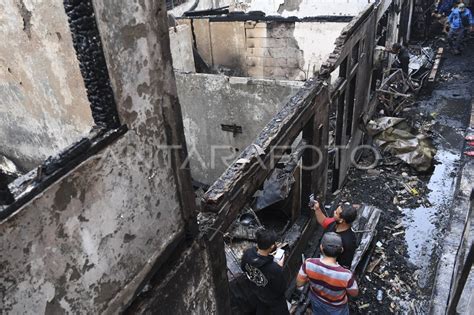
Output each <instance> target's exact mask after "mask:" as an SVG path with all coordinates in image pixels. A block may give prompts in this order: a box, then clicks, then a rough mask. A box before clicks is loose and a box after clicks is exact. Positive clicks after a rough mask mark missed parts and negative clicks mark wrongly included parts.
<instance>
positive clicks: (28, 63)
mask: <svg viewBox="0 0 474 315" xmlns="http://www.w3.org/2000/svg"><path fill="white" fill-rule="evenodd" d="M0 20H1V21H2V22H1V23H0V34H1V36H2V40H1V41H0V154H3V155H6V156H8V157H9V158H11V159H12V160H13V161H15V162H16V163H18V165H19V166H21V167H22V168H24V169H28V170H29V169H32V168H33V167H35V166H37V165H38V164H39V163H41V162H42V161H43V160H44V159H45V158H46V157H48V156H50V155H52V154H54V153H57V152H58V151H59V150H60V149H63V148H65V147H66V146H68V145H70V144H71V143H73V142H75V141H76V140H77V139H79V138H80V137H81V136H82V135H85V134H86V133H87V132H88V131H89V130H90V129H91V127H92V125H93V120H92V115H91V110H90V107H89V102H88V100H87V96H86V91H85V89H84V83H83V81H82V77H81V73H80V71H79V65H78V62H77V58H76V56H75V52H74V48H73V46H72V40H71V35H70V33H69V27H68V23H67V17H66V14H65V11H64V7H63V1H60V0H51V1H26V0H5V1H2V2H1V3H0Z"/></svg>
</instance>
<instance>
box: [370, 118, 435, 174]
mask: <svg viewBox="0 0 474 315" xmlns="http://www.w3.org/2000/svg"><path fill="white" fill-rule="evenodd" d="M366 128H367V134H368V135H369V136H371V137H373V139H374V143H375V144H376V145H377V146H379V147H380V148H381V149H382V150H383V151H384V152H389V153H391V154H392V155H393V156H396V157H398V158H399V159H401V160H402V161H404V162H406V163H408V164H409V165H411V166H412V167H414V168H415V169H416V170H417V171H426V170H428V169H429V168H430V167H431V164H432V163H431V162H432V160H433V157H434V156H435V154H436V149H435V148H434V146H433V144H432V142H431V139H430V138H429V137H428V136H427V135H425V134H422V133H418V134H416V135H415V134H413V133H411V128H410V126H409V125H408V124H407V123H406V121H405V119H403V118H397V117H381V118H377V119H375V120H371V121H370V122H369V123H368V125H367V126H366Z"/></svg>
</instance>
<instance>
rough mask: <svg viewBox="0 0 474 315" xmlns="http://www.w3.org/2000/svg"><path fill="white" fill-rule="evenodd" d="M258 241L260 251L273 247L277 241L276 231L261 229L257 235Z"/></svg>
mask: <svg viewBox="0 0 474 315" xmlns="http://www.w3.org/2000/svg"><path fill="white" fill-rule="evenodd" d="M255 237H256V239H257V246H258V248H259V249H262V250H266V249H269V248H270V247H272V245H273V244H275V242H276V240H277V234H276V233H275V231H272V230H267V229H260V230H258V231H257V233H255Z"/></svg>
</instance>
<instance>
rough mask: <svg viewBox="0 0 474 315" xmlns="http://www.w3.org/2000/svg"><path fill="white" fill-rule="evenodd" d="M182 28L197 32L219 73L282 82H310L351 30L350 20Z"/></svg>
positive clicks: (234, 20)
mask: <svg viewBox="0 0 474 315" xmlns="http://www.w3.org/2000/svg"><path fill="white" fill-rule="evenodd" d="M335 20H337V19H335ZM180 23H184V24H188V25H190V26H191V28H192V30H193V35H194V40H195V46H196V48H197V51H198V52H199V54H200V56H201V57H202V58H203V60H204V61H205V62H206V63H207V65H208V66H209V67H211V68H212V69H213V70H214V71H217V72H220V73H226V74H228V75H234V76H248V77H254V78H271V79H282V80H306V79H308V78H310V77H312V76H313V75H314V74H315V73H317V72H318V71H319V67H320V66H321V64H322V63H323V62H324V60H326V58H327V57H328V56H329V53H330V52H331V51H332V49H333V48H334V40H335V39H336V38H337V36H338V35H339V34H340V32H341V30H342V29H343V28H344V27H345V26H346V25H347V22H346V21H344V20H342V21H333V22H331V21H330V19H329V21H328V20H318V19H316V20H314V21H313V20H309V21H306V20H297V21H295V20H294V19H275V20H272V19H271V18H270V17H269V18H267V19H262V20H259V19H256V17H255V16H251V15H242V16H228V17H213V18H195V19H189V20H187V19H185V20H180ZM223 38H225V39H226V40H223Z"/></svg>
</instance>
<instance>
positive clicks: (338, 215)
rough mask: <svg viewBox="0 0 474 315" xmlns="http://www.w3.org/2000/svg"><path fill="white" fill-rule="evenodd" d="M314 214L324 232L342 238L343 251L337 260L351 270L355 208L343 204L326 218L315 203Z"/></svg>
mask: <svg viewBox="0 0 474 315" xmlns="http://www.w3.org/2000/svg"><path fill="white" fill-rule="evenodd" d="M313 210H314V212H315V214H316V220H317V221H318V223H319V224H320V225H321V226H322V227H323V229H324V232H336V233H337V234H339V235H340V236H341V238H342V247H343V249H344V251H343V252H342V254H341V255H339V257H338V258H337V262H338V263H339V265H341V266H343V267H344V268H347V269H351V265H352V259H353V258H354V254H355V251H356V249H357V239H356V235H355V233H354V232H353V231H352V229H351V225H352V222H354V221H355V219H356V218H357V208H356V207H355V206H354V205H350V204H347V203H344V204H342V205H340V206H339V207H337V209H336V211H334V216H333V217H332V218H328V217H327V216H326V215H325V214H324V213H323V212H322V211H321V208H320V207H319V203H318V202H316V203H315V204H314V206H313Z"/></svg>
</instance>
